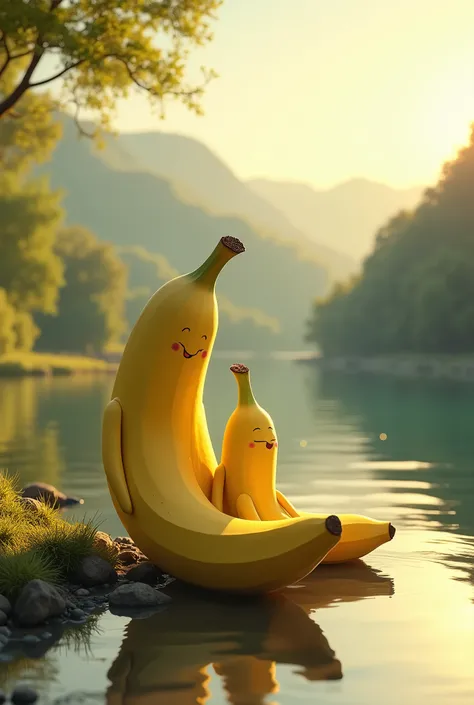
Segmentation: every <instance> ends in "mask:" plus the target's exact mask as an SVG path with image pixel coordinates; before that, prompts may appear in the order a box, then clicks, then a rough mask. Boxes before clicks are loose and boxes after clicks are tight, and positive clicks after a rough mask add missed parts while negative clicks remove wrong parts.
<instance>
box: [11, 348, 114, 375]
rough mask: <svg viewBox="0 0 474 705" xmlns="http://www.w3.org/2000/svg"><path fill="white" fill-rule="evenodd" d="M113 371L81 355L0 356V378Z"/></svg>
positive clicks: (31, 354) (96, 360)
mask: <svg viewBox="0 0 474 705" xmlns="http://www.w3.org/2000/svg"><path fill="white" fill-rule="evenodd" d="M115 369H116V365H115V364H113V363H110V362H107V361H106V360H101V359H98V358H94V357H85V356H81V355H55V354H49V353H35V352H30V353H25V352H12V353H9V354H7V355H1V356H0V377H24V376H39V377H43V376H47V375H56V376H64V375H73V374H80V373H91V372H112V371H115Z"/></svg>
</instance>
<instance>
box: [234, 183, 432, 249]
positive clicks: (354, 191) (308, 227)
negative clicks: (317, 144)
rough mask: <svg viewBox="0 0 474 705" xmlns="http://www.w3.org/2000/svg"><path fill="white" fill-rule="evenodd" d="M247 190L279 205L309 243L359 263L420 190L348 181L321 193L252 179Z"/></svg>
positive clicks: (417, 195)
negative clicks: (376, 237)
mask: <svg viewBox="0 0 474 705" xmlns="http://www.w3.org/2000/svg"><path fill="white" fill-rule="evenodd" d="M248 185H249V187H250V188H251V189H252V190H253V191H254V192H255V193H256V194H258V195H259V196H261V197H262V198H265V199H266V200H267V201H268V203H271V204H274V205H278V208H280V210H281V211H282V212H283V213H285V215H286V216H287V218H288V219H289V220H290V221H291V223H292V224H293V225H294V226H295V227H297V228H299V229H300V230H301V231H302V232H304V233H305V234H306V235H307V236H308V237H312V236H313V234H314V233H317V238H318V242H323V243H324V244H326V245H327V246H330V247H335V248H337V249H338V250H341V251H342V252H344V253H346V254H347V255H349V256H351V257H353V258H355V259H357V260H360V259H362V258H363V257H365V256H366V255H367V254H368V253H369V251H370V250H371V248H372V245H373V242H374V235H375V233H376V231H377V230H378V228H379V227H380V226H381V225H383V224H384V223H385V221H386V220H387V219H388V218H389V217H390V216H392V215H395V213H397V211H399V210H401V209H411V208H413V207H414V206H415V205H416V204H417V203H418V201H419V199H420V197H421V194H422V192H423V190H424V187H413V188H407V189H394V188H391V187H390V186H386V185H385V184H379V183H375V182H373V181H368V180H367V179H351V180H350V181H346V182H345V183H342V184H339V185H338V186H335V187H334V188H331V189H328V190H326V191H322V190H320V191H318V190H316V189H314V188H312V187H311V186H308V185H306V184H299V183H295V182H287V181H268V180H265V179H254V180H252V181H249V182H248Z"/></svg>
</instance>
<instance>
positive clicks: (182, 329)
mask: <svg viewBox="0 0 474 705" xmlns="http://www.w3.org/2000/svg"><path fill="white" fill-rule="evenodd" d="M185 330H188V331H189V332H190V333H191V328H181V333H184V331H185Z"/></svg>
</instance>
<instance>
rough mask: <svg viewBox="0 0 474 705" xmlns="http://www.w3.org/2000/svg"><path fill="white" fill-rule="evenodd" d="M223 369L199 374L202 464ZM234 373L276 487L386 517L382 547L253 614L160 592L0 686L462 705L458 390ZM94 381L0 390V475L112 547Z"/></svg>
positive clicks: (165, 699) (469, 605)
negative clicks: (261, 433) (252, 405)
mask: <svg viewBox="0 0 474 705" xmlns="http://www.w3.org/2000/svg"><path fill="white" fill-rule="evenodd" d="M236 361H238V360H236V359H234V358H233V357H232V358H230V357H229V359H226V358H225V356H221V357H220V358H217V357H214V359H213V361H212V365H211V370H210V373H209V378H208V383H207V388H206V407H207V412H208V421H209V425H210V429H211V434H212V436H213V439H214V443H215V447H216V449H217V453H219V451H220V439H221V435H222V432H223V429H224V426H225V423H226V421H227V418H228V416H229V414H230V413H231V411H232V410H233V408H234V405H235V400H236V388H235V382H234V380H233V378H232V375H231V373H230V372H229V370H228V367H229V364H231V363H232V362H236ZM242 361H243V360H242ZM247 364H249V366H250V367H251V370H252V373H253V385H254V391H255V394H256V396H257V399H258V401H259V402H260V404H261V405H262V406H264V407H265V408H266V409H267V410H268V411H269V412H270V413H271V415H272V416H273V419H274V422H275V424H276V428H277V431H278V433H279V441H280V444H279V458H280V464H279V471H278V479H279V486H280V488H281V489H283V491H285V493H286V494H288V495H289V497H290V498H291V499H292V500H293V502H294V503H295V505H296V506H297V507H300V508H301V509H305V510H313V511H327V512H328V513H338V512H340V513H343V512H356V513H361V514H368V515H370V516H372V517H375V518H380V519H387V520H390V521H392V523H393V524H395V526H396V527H397V534H396V536H395V539H394V540H393V541H392V542H391V543H389V544H386V545H385V546H382V547H380V548H379V549H377V550H376V551H375V552H374V553H372V554H371V555H369V556H368V557H367V558H366V559H365V562H363V563H362V562H361V563H355V564H352V565H345V566H327V567H319V568H317V569H316V571H315V572H314V573H313V574H312V576H311V577H309V578H307V579H306V580H305V581H303V583H302V584H301V585H300V586H299V587H297V588H293V589H288V590H287V591H286V593H285V594H284V595H280V596H278V597H274V598H272V599H267V600H262V601H260V602H259V603H256V604H253V603H247V602H245V601H242V602H239V603H236V602H234V603H228V602H226V601H225V600H222V601H220V602H215V601H210V600H208V599H205V598H204V597H202V596H199V597H198V596H197V595H194V594H192V595H187V596H184V597H183V596H182V595H179V594H178V595H177V596H176V598H175V599H174V601H173V603H172V604H171V606H170V607H169V608H168V609H167V610H166V611H164V612H162V613H158V614H155V615H154V616H152V617H151V618H148V619H142V620H130V619H128V618H123V617H116V616H113V615H110V614H106V615H104V616H103V617H102V618H101V619H100V620H99V622H98V624H97V625H96V628H95V629H94V630H93V631H92V633H91V635H90V639H89V640H88V641H80V640H73V641H71V639H69V640H67V642H66V643H61V642H60V643H59V644H58V645H57V646H55V647H54V648H53V649H51V650H50V651H49V652H48V653H47V654H46V655H45V656H43V657H42V658H31V654H29V655H28V654H26V655H23V657H22V658H20V656H21V655H19V658H18V660H16V661H15V662H13V663H10V664H0V678H1V681H2V683H1V684H0V685H3V687H5V686H6V687H7V688H8V687H10V685H11V684H12V683H13V682H15V681H16V680H18V679H19V680H23V681H29V682H31V683H32V684H33V685H34V686H35V687H37V688H38V689H39V690H40V692H41V694H42V700H41V702H44V703H66V702H67V703H70V704H73V703H84V704H85V703H91V704H94V703H108V704H109V705H118V704H121V705H125V704H126V705H155V704H156V705H157V704H159V703H163V704H165V703H166V705H192V704H195V703H199V704H204V703H206V705H224V703H233V704H234V705H263V704H264V703H265V704H266V705H276V704H279V705H297V704H298V703H301V705H306V704H308V705H309V704H310V703H311V704H312V703H324V704H325V705H375V704H377V705H380V703H383V704H384V705H399V704H400V703H409V704H411V703H416V705H424V704H425V703H429V704H430V705H451V703H455V704H456V705H463V704H464V703H466V704H467V703H471V704H472V702H474V599H473V598H474V588H473V583H474V538H473V537H474V413H473V409H474V386H469V385H465V386H463V385H456V384H455V383H451V384H448V383H442V382H434V381H433V382H429V381H423V382H413V381H401V380H396V379H382V378H370V377H369V378H359V377H352V376H344V375H338V374H336V373H332V374H328V373H326V374H324V375H323V374H322V373H320V372H319V371H318V370H317V369H315V368H314V367H312V366H310V365H308V364H304V363H300V364H296V363H292V362H290V361H285V360H261V359H260V360H259V359H253V360H250V361H247ZM111 385H112V379H111V378H110V377H103V378H98V377H95V378H86V377H83V378H80V377H78V378H75V379H74V378H73V379H52V380H44V379H20V380H1V381H0V467H6V468H8V469H9V470H10V471H16V472H18V473H19V474H20V476H21V478H22V481H23V482H27V481H32V480H38V479H41V480H43V481H46V482H50V483H52V484H54V485H56V486H58V487H59V488H61V489H62V490H64V491H66V492H68V493H70V494H73V495H77V496H80V497H83V498H84V500H85V504H84V507H83V509H81V513H83V511H85V512H86V514H87V516H91V515H93V514H95V513H97V512H99V513H100V516H101V517H102V520H103V526H102V528H103V529H104V530H106V531H109V532H110V533H112V534H113V535H121V534H122V535H123V533H124V531H123V529H122V527H121V525H120V522H119V521H118V519H117V517H116V515H115V513H114V510H113V507H112V504H111V501H110V498H109V495H108V492H107V487H106V482H105V477H104V474H103V470H102V467H101V460H100V426H101V414H102V411H103V408H104V405H105V404H106V402H107V400H108V398H109V394H110V390H111ZM381 434H386V436H387V438H386V440H381V438H380V436H381ZM382 437H384V436H383V435H382ZM28 656H30V657H29V658H28Z"/></svg>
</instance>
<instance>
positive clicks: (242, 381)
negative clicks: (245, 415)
mask: <svg viewBox="0 0 474 705" xmlns="http://www.w3.org/2000/svg"><path fill="white" fill-rule="evenodd" d="M234 376H235V379H236V380H237V386H238V389H239V402H238V405H239V406H258V404H257V402H256V400H255V397H254V395H253V391H252V385H251V384H250V375H249V374H248V373H247V374H239V373H238V374H236V375H234Z"/></svg>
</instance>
